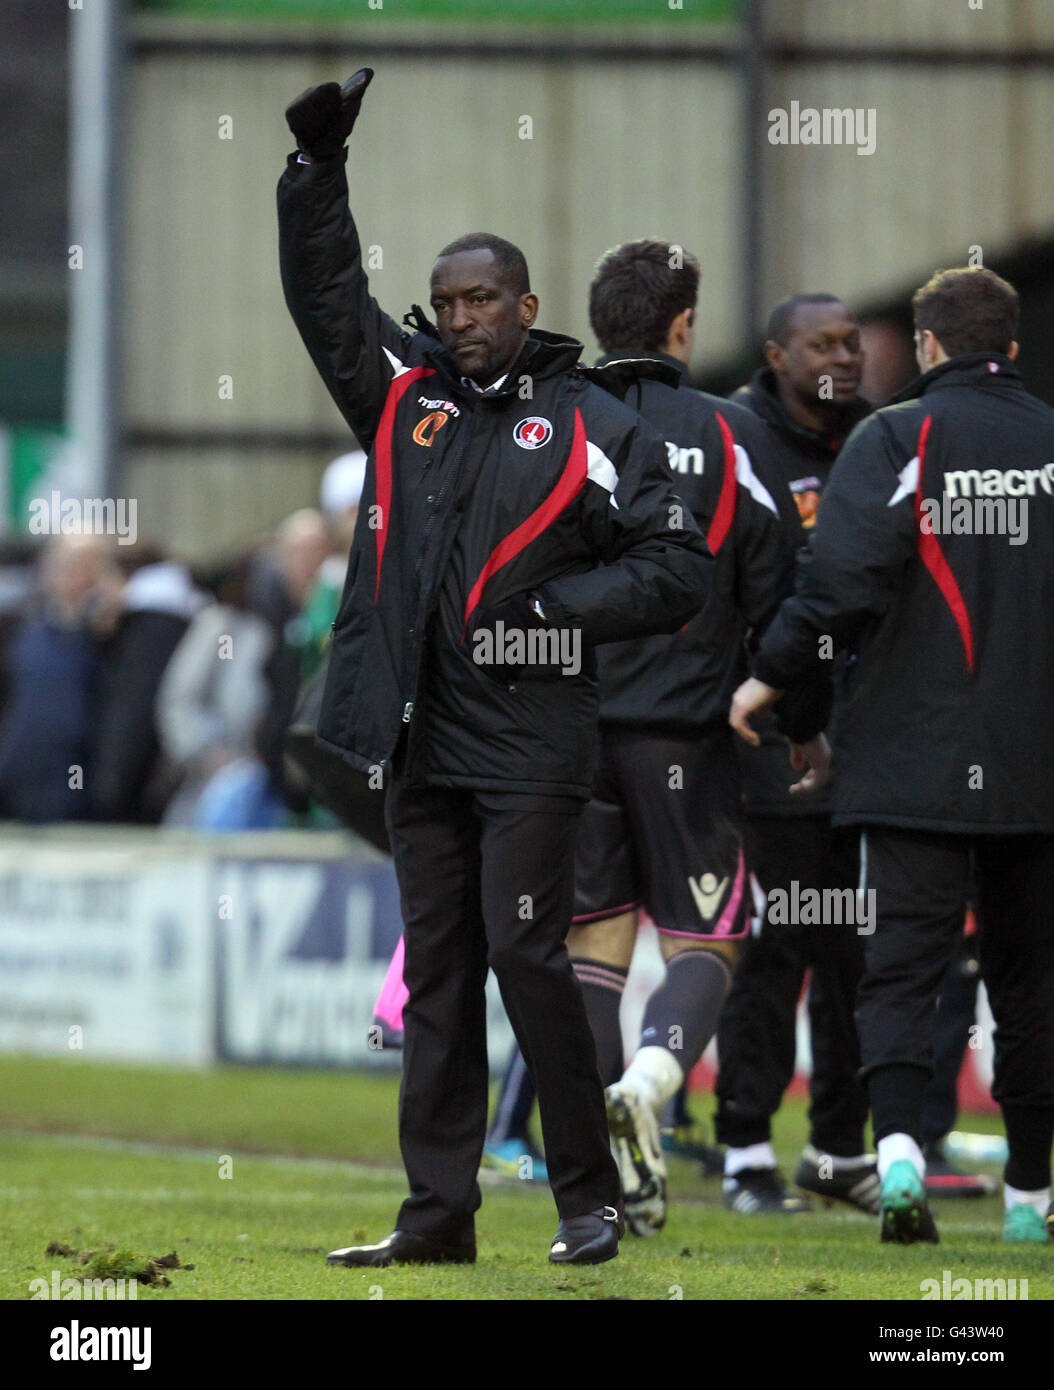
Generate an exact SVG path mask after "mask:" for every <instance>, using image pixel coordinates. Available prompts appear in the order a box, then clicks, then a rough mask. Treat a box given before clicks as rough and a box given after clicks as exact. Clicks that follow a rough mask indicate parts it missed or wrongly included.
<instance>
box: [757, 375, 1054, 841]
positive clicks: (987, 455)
mask: <svg viewBox="0 0 1054 1390" xmlns="http://www.w3.org/2000/svg"><path fill="white" fill-rule="evenodd" d="M1052 614H1054V411H1052V410H1051V409H1050V408H1049V407H1048V406H1046V405H1044V404H1043V403H1042V402H1041V401H1039V400H1037V399H1036V398H1035V397H1034V396H1031V395H1029V394H1028V392H1027V391H1026V390H1025V389H1024V386H1023V385H1022V383H1021V379H1020V377H1019V375H1018V373H1017V370H1016V369H1015V367H1014V366H1013V364H1012V363H1011V362H1010V360H1009V359H1008V358H1006V357H1003V356H1001V355H1000V354H998V353H975V354H970V355H968V356H962V357H956V358H953V359H951V360H950V361H948V362H945V363H943V364H942V365H941V366H939V367H936V368H935V369H934V370H933V371H931V372H928V373H927V374H926V375H925V376H923V377H921V378H920V379H919V380H918V381H916V382H915V383H913V385H912V386H910V387H909V388H908V389H907V390H906V391H904V392H902V393H901V396H900V397H899V398H898V403H897V404H895V405H890V406H887V407H886V408H885V409H883V410H879V411H877V412H876V413H875V414H874V415H872V416H871V418H870V419H868V420H865V421H864V422H863V423H862V424H860V425H858V426H857V428H856V429H855V430H854V431H853V433H852V435H851V436H850V437H849V439H848V440H847V442H846V444H845V447H844V449H843V450H842V453H841V454H840V456H839V459H838V462H837V464H836V465H835V468H834V471H833V473H832V475H831V479H830V482H829V484H828V486H827V489H826V492H825V494H824V503H823V507H822V509H821V512H820V517H819V521H818V524H817V526H816V530H815V533H814V535H813V538H812V544H811V546H810V548H809V550H808V552H805V553H804V554H803V555H802V557H801V560H800V564H799V575H798V589H797V593H796V595H795V596H794V597H793V598H791V599H788V600H787V602H786V603H785V604H784V605H783V606H782V607H781V609H780V611H779V613H778V614H777V616H776V617H775V619H774V620H773V622H772V624H771V625H770V627H769V629H768V631H767V633H766V635H765V637H764V639H763V641H762V644H761V648H760V650H759V652H758V655H757V658H756V660H755V673H756V674H757V675H758V676H759V677H760V678H761V679H762V680H764V681H766V682H768V683H769V684H771V685H774V686H777V687H778V686H782V685H783V684H785V683H786V682H789V681H794V680H799V679H801V677H802V676H803V675H805V674H806V673H807V672H808V671H810V670H812V669H814V667H815V664H816V662H817V646H818V642H817V639H818V636H819V635H820V634H829V635H830V636H831V638H832V639H833V641H834V644H835V646H836V647H837V648H846V649H849V650H850V651H853V652H855V653H856V654H857V660H856V661H855V662H854V664H853V665H852V667H851V670H850V680H849V685H848V692H847V697H846V708H845V712H844V718H843V719H842V720H841V722H840V725H839V731H838V736H837V740H836V743H835V766H836V769H837V775H836V778H835V782H834V812H835V823H836V824H868V823H882V824H888V825H898V826H907V827H916V828H919V829H926V830H935V831H954V832H959V833H967V832H969V833H977V832H989V833H1011V832H1042V833H1045V834H1051V833H1054V721H1052V720H1051V718H1050V693H1051V688H1052V685H1054V620H1052Z"/></svg>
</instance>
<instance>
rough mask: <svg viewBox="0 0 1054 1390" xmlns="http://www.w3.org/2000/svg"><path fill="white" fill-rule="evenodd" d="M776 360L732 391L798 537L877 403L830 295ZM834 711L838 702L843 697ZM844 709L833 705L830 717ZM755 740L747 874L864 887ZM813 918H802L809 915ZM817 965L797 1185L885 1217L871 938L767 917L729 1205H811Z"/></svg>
mask: <svg viewBox="0 0 1054 1390" xmlns="http://www.w3.org/2000/svg"><path fill="white" fill-rule="evenodd" d="M765 357H766V361H767V365H766V366H765V367H763V368H761V370H760V371H758V372H756V373H755V375H754V377H753V379H752V380H751V381H750V383H749V384H748V385H747V386H744V387H742V388H741V389H740V390H739V391H737V392H736V393H735V395H734V396H733V400H735V401H738V402H740V403H742V404H743V405H745V406H747V407H748V408H749V409H750V410H751V411H753V412H754V414H755V415H757V416H758V417H759V418H760V419H761V420H762V421H763V422H764V424H765V426H767V430H766V433H767V436H768V444H769V447H768V450H767V451H766V452H767V454H768V457H769V460H770V463H771V465H772V466H774V467H775V468H776V469H777V470H778V472H779V473H780V474H781V475H782V480H783V483H784V486H785V487H786V488H787V490H788V491H789V493H790V495H791V497H793V499H794V501H795V502H796V503H797V513H798V518H799V521H800V524H801V533H800V543H801V544H806V543H807V542H808V539H809V537H810V536H811V535H812V533H813V528H814V527H815V525H816V520H817V515H818V512H819V509H820V506H821V497H822V496H823V492H824V489H825V487H826V485H827V480H828V478H829V477H830V475H831V470H832V468H833V467H834V462H835V459H836V458H837V457H838V451H839V450H840V449H841V447H842V445H843V443H844V442H845V438H846V436H847V435H848V434H849V432H850V431H851V430H852V428H853V426H854V425H856V424H857V423H858V422H859V421H860V420H862V419H863V418H864V417H865V416H867V415H868V414H869V413H870V410H871V407H870V406H869V405H868V403H867V402H866V401H865V400H862V399H861V397H860V396H859V395H858V394H857V392H858V388H859V385H860V377H861V372H862V369H863V364H864V355H863V352H862V350H861V346H860V326H859V324H858V323H857V320H856V316H855V315H854V314H853V313H852V311H851V310H850V309H849V308H848V307H847V306H846V305H845V304H844V303H843V302H842V300H840V299H838V298H837V297H836V296H835V295H831V294H796V295H792V296H791V297H790V298H789V299H785V300H783V301H782V302H781V303H779V304H777V305H776V307H775V308H774V309H773V311H772V313H771V315H770V318H769V325H768V335H767V342H766V344H765ZM838 703H840V702H838ZM838 703H836V716H837V709H838ZM759 732H760V734H761V745H760V746H759V747H757V748H752V747H748V746H747V745H746V744H741V745H740V764H741V766H742V770H743V784H744V791H745V797H746V807H747V831H748V841H749V846H750V852H751V856H752V865H753V867H754V871H755V873H756V874H757V876H758V880H759V882H760V884H761V887H762V889H763V890H764V892H765V893H766V894H768V895H770V901H773V902H774V901H777V899H776V898H775V897H774V896H773V895H775V894H779V893H793V892H794V891H795V885H797V891H798V892H799V894H800V891H801V890H803V889H804V890H806V891H809V890H814V891H817V892H821V893H822V892H824V891H825V890H832V889H840V890H852V889H855V887H856V883H857V879H858V876H859V864H858V861H857V845H856V839H855V837H854V836H852V835H851V834H849V833H848V832H846V831H835V830H833V829H832V826H831V806H830V798H829V792H828V791H826V790H824V791H822V792H820V793H818V794H817V795H814V796H811V797H809V798H807V799H803V798H795V797H792V796H791V794H790V790H789V789H790V785H791V783H792V781H793V780H794V779H795V778H796V777H797V776H798V775H799V774H797V773H792V772H791V770H790V768H789V767H788V765H787V752H786V746H785V744H784V742H783V740H782V739H780V738H779V737H778V735H777V733H776V730H775V728H774V727H773V725H772V722H771V721H767V722H765V723H764V724H762V725H761V726H760V729H759ZM802 915H803V916H804V915H807V914H802ZM810 967H811V969H812V981H811V984H810V987H809V1005H808V1007H809V1025H810V1034H811V1042H812V1062H813V1065H812V1075H811V1077H810V1084H809V1092H810V1101H811V1105H810V1109H809V1144H808V1145H807V1146H806V1149H805V1152H804V1153H803V1154H802V1157H801V1161H800V1163H799V1165H798V1170H797V1172H796V1174H795V1181H796V1182H797V1183H798V1185H799V1186H801V1187H802V1188H804V1189H805V1190H806V1191H809V1192H812V1193H815V1194H816V1195H818V1196H820V1197H822V1198H825V1199H827V1200H837V1201H841V1202H844V1203H846V1204H847V1205H849V1206H853V1207H857V1208H860V1209H862V1210H864V1211H869V1212H875V1211H876V1210H877V1208H878V1178H877V1175H876V1171H875V1163H874V1158H873V1156H870V1155H868V1154H866V1153H865V1152H864V1123H865V1121H866V1119H867V1095H866V1092H865V1090H864V1087H863V1085H862V1084H861V1082H860V1081H859V1079H858V1076H857V1072H858V1070H859V1066H860V1056H859V1046H858V1043H857V1036H856V1024H855V1021H854V1019H853V1007H854V1000H855V997H856V987H857V984H858V983H859V980H860V975H861V973H862V972H863V968H864V953H863V943H862V938H861V937H860V936H859V935H858V934H857V927H856V924H855V923H853V922H850V923H844V922H843V923H842V924H840V925H833V924H832V925H824V924H822V923H817V924H813V923H811V922H808V921H798V920H791V921H781V920H770V917H769V916H768V915H767V916H766V920H765V922H764V923H763V925H762V929H761V935H760V936H759V937H757V938H756V939H753V940H751V941H749V942H747V943H746V951H745V953H744V959H743V962H742V964H741V966H740V969H739V971H738V972H737V976H736V979H735V981H734V983H733V985H732V990H731V993H730V995H729V998H728V1001H727V1003H726V1005H725V1009H724V1013H723V1015H722V1018H721V1028H720V1032H719V1034H718V1051H719V1053H720V1057H721V1066H720V1071H719V1073H718V1079H717V1087H716V1090H717V1099H718V1111H717V1123H716V1132H717V1138H718V1140H719V1142H720V1143H722V1144H726V1145H727V1146H728V1148H727V1151H726V1154H725V1204H726V1205H727V1206H728V1207H729V1208H731V1210H733V1211H737V1212H740V1213H741V1214H743V1215H752V1214H754V1213H759V1212H780V1213H784V1214H793V1213H795V1212H800V1211H803V1210H806V1209H807V1203H806V1202H805V1201H803V1199H801V1198H800V1197H795V1196H791V1195H790V1194H789V1193H788V1192H787V1190H786V1187H785V1185H784V1182H783V1178H782V1176H781V1174H780V1173H779V1170H778V1169H777V1167H776V1156H775V1153H774V1151H773V1149H772V1142H771V1121H772V1116H773V1115H774V1114H775V1113H776V1111H777V1110H778V1108H779V1106H780V1103H781V1101H782V1098H783V1093H784V1091H785V1090H786V1088H787V1086H788V1085H789V1083H790V1080H791V1077H792V1075H793V1072H794V1061H795V1045H796V1027H795V1023H796V1013H797V1005H798V998H799V996H800V994H801V988H802V982H803V979H804V977H805V973H806V971H807V970H808V969H810Z"/></svg>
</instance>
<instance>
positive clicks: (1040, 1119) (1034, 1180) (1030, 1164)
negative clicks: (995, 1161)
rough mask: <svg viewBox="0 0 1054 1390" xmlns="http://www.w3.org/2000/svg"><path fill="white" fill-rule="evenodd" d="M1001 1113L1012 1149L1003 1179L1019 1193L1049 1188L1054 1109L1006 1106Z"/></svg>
mask: <svg viewBox="0 0 1054 1390" xmlns="http://www.w3.org/2000/svg"><path fill="white" fill-rule="evenodd" d="M1002 1111H1003V1123H1004V1124H1005V1125H1006V1143H1007V1148H1008V1149H1009V1150H1010V1157H1009V1158H1008V1159H1007V1163H1006V1169H1005V1170H1004V1173H1003V1177H1004V1179H1005V1180H1006V1182H1007V1183H1009V1185H1010V1186H1011V1187H1016V1188H1017V1189H1018V1191H1019V1192H1040V1191H1042V1189H1043V1188H1044V1187H1049V1186H1050V1146H1051V1143H1052V1141H1054V1106H1049V1105H1004V1106H1003V1107H1002Z"/></svg>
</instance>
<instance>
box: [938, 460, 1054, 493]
mask: <svg viewBox="0 0 1054 1390" xmlns="http://www.w3.org/2000/svg"><path fill="white" fill-rule="evenodd" d="M1037 483H1038V484H1039V486H1040V487H1042V489H1043V491H1044V492H1045V493H1046V494H1047V496H1048V497H1051V496H1054V463H1048V464H1046V465H1045V466H1044V467H1043V468H1004V469H999V468H985V469H984V470H982V469H980V468H960V469H956V470H955V471H954V472H949V473H945V475H944V491H945V492H946V493H947V494H948V496H949V497H1035V495H1036V484H1037Z"/></svg>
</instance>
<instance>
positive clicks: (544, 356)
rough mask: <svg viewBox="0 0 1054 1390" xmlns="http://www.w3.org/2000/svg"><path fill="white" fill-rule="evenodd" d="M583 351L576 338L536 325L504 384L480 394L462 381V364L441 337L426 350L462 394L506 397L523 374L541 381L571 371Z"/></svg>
mask: <svg viewBox="0 0 1054 1390" xmlns="http://www.w3.org/2000/svg"><path fill="white" fill-rule="evenodd" d="M583 351H584V348H583V346H582V344H581V343H580V342H578V340H577V339H575V338H569V337H566V336H565V335H564V334H562V333H547V332H545V331H544V330H543V329H541V328H532V329H531V331H530V332H529V333H528V335H527V341H526V342H525V343H524V345H523V349H522V350H521V352H520V355H519V357H517V358H516V360H515V362H513V364H512V366H511V367H510V368H509V369H508V373H507V375H506V377H505V381H504V382H503V384H502V386H501V388H500V389H499V390H497V391H493V392H489V393H488V394H487V395H486V396H482V397H477V393H476V392H475V391H471V390H467V389H466V388H465V387H464V386H462V385H461V376H462V373H461V370H460V368H459V367H458V366H457V364H456V363H455V362H454V360H453V359H452V358H451V357H450V355H449V353H447V351H446V350H445V349H444V348H443V346H442V344H441V343H440V342H438V340H437V342H436V345H435V347H432V348H427V349H426V350H425V353H424V356H425V359H426V360H427V361H428V362H430V363H431V364H432V365H433V366H435V367H436V368H438V369H439V370H440V371H442V372H443V374H444V375H445V376H446V377H447V378H449V380H450V381H451V383H452V384H453V385H454V386H455V388H456V389H457V391H458V392H459V393H460V394H461V395H462V396H465V395H467V396H470V397H477V399H481V400H503V399H505V398H506V397H508V396H514V395H517V394H518V392H519V389H520V377H521V376H523V375H528V376H531V377H534V378H535V379H536V380H538V381H541V380H544V379H545V378H546V377H552V376H558V375H559V374H560V373H561V372H567V371H570V370H571V368H572V367H574V365H575V364H576V363H577V361H578V359H579V358H580V357H581V355H582V353H583Z"/></svg>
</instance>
